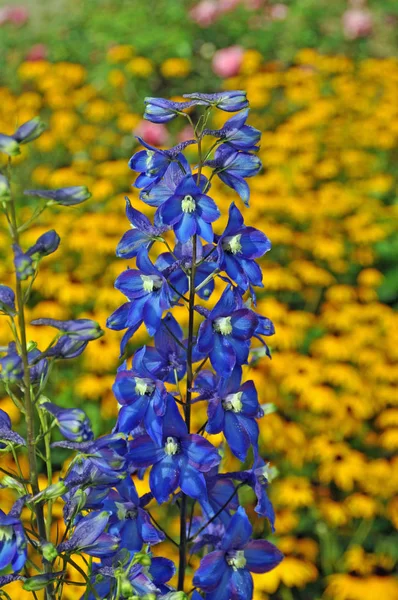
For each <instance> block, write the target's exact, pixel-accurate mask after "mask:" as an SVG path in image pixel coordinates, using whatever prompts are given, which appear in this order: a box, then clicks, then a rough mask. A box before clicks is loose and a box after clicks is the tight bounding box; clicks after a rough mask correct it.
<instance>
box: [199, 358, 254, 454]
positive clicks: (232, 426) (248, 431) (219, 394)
mask: <svg viewBox="0 0 398 600" xmlns="http://www.w3.org/2000/svg"><path fill="white" fill-rule="evenodd" d="M241 376H242V371H241V369H240V367H238V368H237V367H235V369H234V370H233V371H232V373H231V375H230V377H228V378H227V379H224V378H222V377H221V378H219V377H217V376H216V375H214V373H212V372H211V371H202V372H201V373H199V375H198V377H197V378H196V381H195V389H197V390H198V391H199V392H200V395H199V397H198V398H197V400H207V402H208V406H207V416H208V422H207V425H206V431H207V432H208V433H212V434H215V433H220V432H221V431H222V432H223V433H224V435H225V438H226V440H227V442H228V445H229V447H230V448H231V450H232V452H233V453H234V454H235V456H237V457H238V458H239V460H241V461H242V462H244V461H245V459H246V455H247V452H248V450H249V448H250V446H253V449H254V453H255V455H257V452H258V425H257V423H256V421H255V419H258V418H260V417H262V416H263V414H264V413H263V411H262V409H261V407H260V405H259V403H258V397H257V390H256V388H255V385H254V383H253V381H246V382H245V383H243V384H242V385H241Z"/></svg>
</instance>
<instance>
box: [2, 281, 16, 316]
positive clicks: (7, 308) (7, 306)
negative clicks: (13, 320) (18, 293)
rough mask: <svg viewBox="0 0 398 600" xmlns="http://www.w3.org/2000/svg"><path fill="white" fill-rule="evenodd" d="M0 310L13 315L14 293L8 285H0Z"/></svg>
mask: <svg viewBox="0 0 398 600" xmlns="http://www.w3.org/2000/svg"><path fill="white" fill-rule="evenodd" d="M0 310H1V311H2V312H5V313H7V314H10V315H15V294H14V290H12V289H11V288H9V287H8V285H0Z"/></svg>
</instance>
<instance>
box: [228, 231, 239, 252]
mask: <svg viewBox="0 0 398 600" xmlns="http://www.w3.org/2000/svg"><path fill="white" fill-rule="evenodd" d="M241 237H242V234H241V233H239V234H238V235H234V236H233V237H231V238H229V239H228V243H227V247H226V250H228V251H229V252H231V253H232V254H237V253H238V252H240V251H241V250H242V244H241V243H240V238H241Z"/></svg>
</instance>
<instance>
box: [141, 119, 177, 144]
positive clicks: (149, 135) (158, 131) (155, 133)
mask: <svg viewBox="0 0 398 600" xmlns="http://www.w3.org/2000/svg"><path fill="white" fill-rule="evenodd" d="M134 134H135V135H139V136H140V137H142V138H144V140H145V141H146V142H148V144H150V145H151V146H163V145H164V144H166V142H167V141H168V139H169V134H168V131H167V128H166V127H165V125H163V123H150V122H149V121H141V122H140V123H139V124H138V125H137V127H136V128H135V130H134Z"/></svg>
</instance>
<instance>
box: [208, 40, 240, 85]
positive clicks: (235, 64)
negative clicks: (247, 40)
mask: <svg viewBox="0 0 398 600" xmlns="http://www.w3.org/2000/svg"><path fill="white" fill-rule="evenodd" d="M243 53H244V50H243V48H242V47H241V46H230V47H229V48H223V49H222V50H217V52H216V53H215V54H214V56H213V62H212V69H213V72H214V73H215V74H216V75H218V76H219V77H223V78H225V77H234V76H235V75H237V74H238V73H239V69H240V67H241V64H242V60H243Z"/></svg>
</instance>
